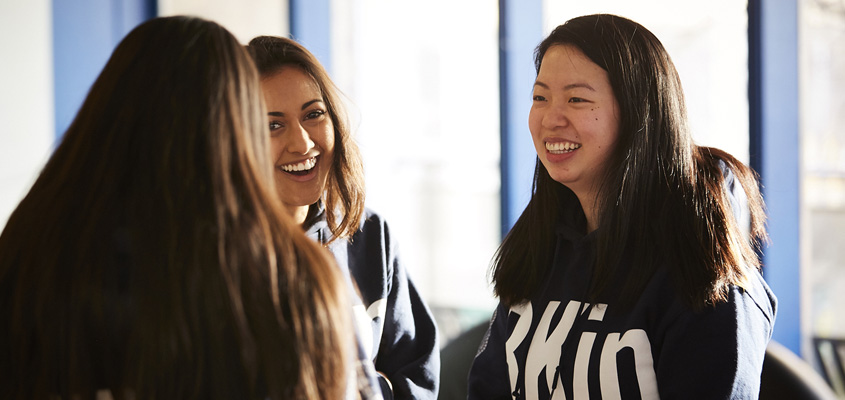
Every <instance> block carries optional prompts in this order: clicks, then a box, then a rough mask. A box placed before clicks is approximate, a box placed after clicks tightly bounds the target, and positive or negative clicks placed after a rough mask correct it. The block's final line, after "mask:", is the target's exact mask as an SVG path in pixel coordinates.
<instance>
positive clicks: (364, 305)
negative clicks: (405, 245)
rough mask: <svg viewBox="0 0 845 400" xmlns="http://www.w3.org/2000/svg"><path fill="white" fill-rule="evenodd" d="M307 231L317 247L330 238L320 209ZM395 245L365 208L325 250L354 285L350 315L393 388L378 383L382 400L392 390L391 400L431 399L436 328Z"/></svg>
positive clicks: (435, 385)
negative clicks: (348, 232)
mask: <svg viewBox="0 0 845 400" xmlns="http://www.w3.org/2000/svg"><path fill="white" fill-rule="evenodd" d="M306 232H307V235H308V236H309V237H311V238H313V239H315V240H318V241H319V242H321V243H324V244H325V243H327V242H328V241H329V240H330V238H331V237H332V236H331V231H329V229H328V224H327V223H326V219H325V212H324V211H323V210H321V211H320V213H319V214H318V215H317V216H316V217H315V222H313V223H312V224H311V225H310V227H307V229H306ZM395 246H396V244H395V242H394V241H393V238H392V237H391V235H390V230H389V229H388V226H387V223H386V222H385V221H384V220H383V219H382V218H381V217H379V216H378V215H377V214H375V213H374V212H372V211H371V210H366V213H365V216H364V218H363V221H362V222H361V225H360V227H359V229H358V231H357V232H355V234H354V235H352V238H351V240H348V241H347V240H335V241H333V242H332V243H331V244H329V246H328V248H329V250H330V251H331V252H332V253H333V254H334V256H335V259H336V260H337V263H338V266H339V267H340V268H341V270H343V271H344V272H345V273H347V271H348V274H349V275H350V276H351V278H352V280H353V281H354V282H355V285H356V286H357V289H358V293H359V295H360V298H359V299H356V301H358V303H357V304H355V305H354V311H355V319H356V323H357V324H358V331H359V332H361V338H362V342H363V343H362V344H363V347H364V351H365V352H366V353H368V354H369V356H370V357H371V358H372V360H373V362H374V364H375V368H376V370H378V371H379V372H381V373H383V374H384V375H385V376H387V379H389V380H390V384H391V385H392V390H391V388H390V387H388V386H386V385H385V382H384V381H382V392H383V394H384V397H385V399H390V398H391V391H392V393H393V398H396V399H432V400H434V399H436V398H437V390H438V384H439V379H440V352H439V351H440V346H439V342H438V340H439V339H438V333H437V326H436V324H435V322H434V318H433V317H432V315H431V312H430V311H429V309H428V306H427V305H426V304H425V303H424V302H423V300H422V298H421V297H420V295H419V293H418V292H417V289H416V287H415V286H414V283H413V281H412V280H411V278H410V277H409V276H408V272H407V270H406V269H405V268H404V267H403V265H402V264H401V263H400V262H399V258H398V255H397V252H396V248H395ZM370 332H371V333H372V335H370V334H369V333H370ZM367 337H372V340H371V341H369V340H367V339H366V338H367Z"/></svg>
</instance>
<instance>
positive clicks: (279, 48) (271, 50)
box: [247, 36, 364, 240]
mask: <svg viewBox="0 0 845 400" xmlns="http://www.w3.org/2000/svg"><path fill="white" fill-rule="evenodd" d="M247 50H249V54H250V55H251V56H252V58H253V60H254V61H255V65H256V66H257V67H258V72H259V73H260V74H261V77H262V78H266V77H269V76H271V75H273V74H275V73H276V72H278V71H279V70H280V69H282V68H283V67H286V66H294V67H297V68H300V69H302V71H303V72H305V73H306V74H307V75H308V76H310V77H311V78H312V79H314V82H316V83H317V86H318V87H319V88H320V91H321V92H322V94H323V102H324V103H325V104H326V108H327V109H328V112H329V115H330V116H331V119H332V124H333V125H334V142H335V148H334V160H332V169H331V171H330V172H329V177H328V182H327V183H326V186H327V187H326V191H325V194H324V196H323V197H324V198H323V202H324V205H325V208H326V222H327V223H328V226H329V230H330V231H331V232H332V238H331V240H335V239H345V238H349V237H351V236H352V234H353V233H355V232H356V231H357V230H358V226H359V224H360V223H361V218H362V217H363V215H364V168H363V164H362V161H361V153H360V151H359V150H358V145H357V144H356V143H355V141H354V140H353V139H352V133H351V130H350V128H349V122H348V121H347V119H346V113H345V111H344V107H343V102H342V100H341V96H340V91H339V90H338V89H337V87H335V85H334V82H332V80H331V78H329V74H328V73H327V72H326V70H325V68H323V66H322V64H320V62H319V61H318V60H317V57H315V56H314V55H313V54H311V52H310V51H308V49H306V48H305V47H303V46H302V45H301V44H299V43H297V42H296V41H294V40H292V39H288V38H283V37H276V36H258V37H256V38H254V39H252V40H250V41H249V45H247ZM318 209H319V205H318V204H312V205H311V207H310V208H309V210H308V216H309V218H306V221H307V220H308V219H310V217H312V216H313V215H314V214H315V213H316V212H317V210H318ZM338 216H340V221H338V220H337V217H338Z"/></svg>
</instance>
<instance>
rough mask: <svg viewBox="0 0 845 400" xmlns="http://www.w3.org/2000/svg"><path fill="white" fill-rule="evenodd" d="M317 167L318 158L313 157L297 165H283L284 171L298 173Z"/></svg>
mask: <svg viewBox="0 0 845 400" xmlns="http://www.w3.org/2000/svg"><path fill="white" fill-rule="evenodd" d="M315 165H317V157H311V158H309V159H307V160H305V161H302V162H300V163H296V164H285V165H282V166H281V168H282V171H285V172H296V171H307V170H309V169H311V168H314V166H315Z"/></svg>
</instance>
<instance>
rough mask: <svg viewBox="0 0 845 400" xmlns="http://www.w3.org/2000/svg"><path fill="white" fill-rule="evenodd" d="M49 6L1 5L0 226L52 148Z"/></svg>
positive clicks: (35, 2)
mask: <svg viewBox="0 0 845 400" xmlns="http://www.w3.org/2000/svg"><path fill="white" fill-rule="evenodd" d="M50 4H51V3H50V1H49V0H28V1H25V2H24V1H2V2H0V52H2V58H3V60H2V62H0V227H3V226H6V220H7V219H8V217H9V214H11V212H12V211H13V210H14V209H15V207H16V206H17V204H18V203H19V202H20V200H21V199H22V198H23V196H24V195H25V194H26V192H27V191H28V190H29V187H30V186H31V185H32V182H33V181H34V180H35V178H36V176H37V174H38V173H39V172H40V170H41V168H42V167H43V165H44V163H45V162H46V161H47V157H48V156H49V154H50V152H51V151H52V148H53V140H54V136H55V135H54V127H53V126H54V124H53V121H54V112H53V110H54V106H53V61H52V60H53V56H52V22H51V21H52V20H51V15H50V13H51V8H50Z"/></svg>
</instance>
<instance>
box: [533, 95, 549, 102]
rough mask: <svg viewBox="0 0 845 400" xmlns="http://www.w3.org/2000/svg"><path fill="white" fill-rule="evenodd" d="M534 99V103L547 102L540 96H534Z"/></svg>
mask: <svg viewBox="0 0 845 400" xmlns="http://www.w3.org/2000/svg"><path fill="white" fill-rule="evenodd" d="M533 99H534V101H546V98H545V97H543V96H539V95H537V96H534V97H533Z"/></svg>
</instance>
